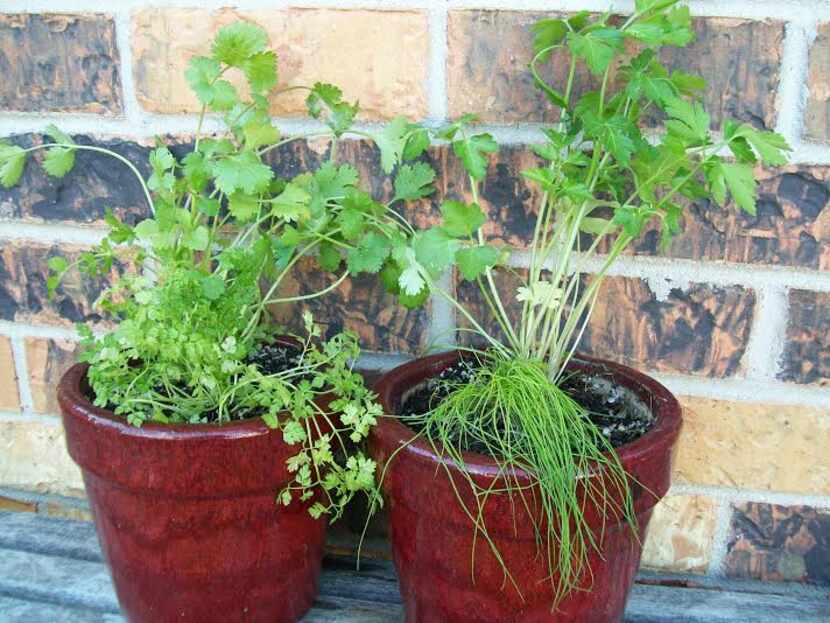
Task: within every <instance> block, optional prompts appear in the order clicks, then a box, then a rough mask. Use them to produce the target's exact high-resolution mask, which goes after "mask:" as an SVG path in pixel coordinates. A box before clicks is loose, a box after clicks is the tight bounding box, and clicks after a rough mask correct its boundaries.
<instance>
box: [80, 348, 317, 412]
mask: <svg viewBox="0 0 830 623" xmlns="http://www.w3.org/2000/svg"><path fill="white" fill-rule="evenodd" d="M301 355H302V349H301V348H300V347H299V346H291V345H288V344H279V343H270V344H262V345H260V346H259V347H258V348H257V349H256V350H255V351H254V352H253V353H251V354H250V355H248V357H247V358H246V360H245V363H247V364H254V365H255V366H256V367H257V368H258V369H259V371H260V372H262V374H268V375H270V374H278V373H279V372H284V371H286V370H291V369H292V368H296V367H297V366H298V365H299V364H300V356H301ZM297 380H299V379H297ZM180 389H182V390H185V391H186V390H187V387H186V386H184V385H182V386H181V387H180ZM83 391H84V394H85V395H86V397H87V398H88V399H89V400H90V401H92V400H94V399H95V394H94V392H93V391H92V388H91V387H89V386H88V385H86V384H84V387H83ZM115 408H116V405H113V404H109V405H107V409H108V410H110V411H115ZM202 415H203V417H205V419H206V420H207V422H208V423H211V422H215V421H216V420H217V414H216V412H215V411H208V412H206V413H203V414H202ZM254 417H258V416H257V415H251V416H249V419H251V418H254Z"/></svg>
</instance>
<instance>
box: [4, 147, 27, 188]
mask: <svg viewBox="0 0 830 623" xmlns="http://www.w3.org/2000/svg"><path fill="white" fill-rule="evenodd" d="M25 166H26V152H25V151H24V150H23V148H22V147H19V146H17V145H12V144H10V143H6V142H5V141H2V142H0V184H2V185H3V187H4V188H11V187H12V186H14V185H15V184H17V182H18V181H20V176H21V175H23V168H24V167H25Z"/></svg>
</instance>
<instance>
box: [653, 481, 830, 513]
mask: <svg viewBox="0 0 830 623" xmlns="http://www.w3.org/2000/svg"><path fill="white" fill-rule="evenodd" d="M669 493H679V494H682V495H705V496H706V497H709V498H712V499H715V500H723V501H727V502H730V503H733V504H744V503H747V502H756V503H760V504H775V505H777V506H802V505H803V506H810V507H812V508H816V509H819V510H830V495H815V494H810V493H786V492H782V491H766V490H762V489H733V488H731V487H719V486H715V485H696V484H687V483H677V484H673V485H672V486H671V490H670V491H669Z"/></svg>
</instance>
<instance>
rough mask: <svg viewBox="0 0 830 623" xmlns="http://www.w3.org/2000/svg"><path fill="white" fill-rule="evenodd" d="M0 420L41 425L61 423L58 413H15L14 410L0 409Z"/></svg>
mask: <svg viewBox="0 0 830 623" xmlns="http://www.w3.org/2000/svg"><path fill="white" fill-rule="evenodd" d="M0 422H34V423H37V424H40V425H42V426H60V425H61V423H60V416H59V415H58V414H43V413H15V412H14V411H0Z"/></svg>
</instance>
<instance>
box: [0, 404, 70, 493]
mask: <svg viewBox="0 0 830 623" xmlns="http://www.w3.org/2000/svg"><path fill="white" fill-rule="evenodd" d="M0 486H4V487H16V488H19V489H29V490H35V491H41V492H50V493H61V494H68V495H79V494H80V493H81V491H82V490H83V486H84V485H83V481H82V480H81V472H80V470H79V469H78V468H77V466H76V465H75V464H74V463H73V462H72V459H71V458H69V454H68V453H67V451H66V445H65V444H64V437H63V427H62V426H61V424H60V420H58V419H57V418H54V419H52V418H49V419H46V418H44V419H43V420H42V421H13V420H6V421H2V422H0Z"/></svg>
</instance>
